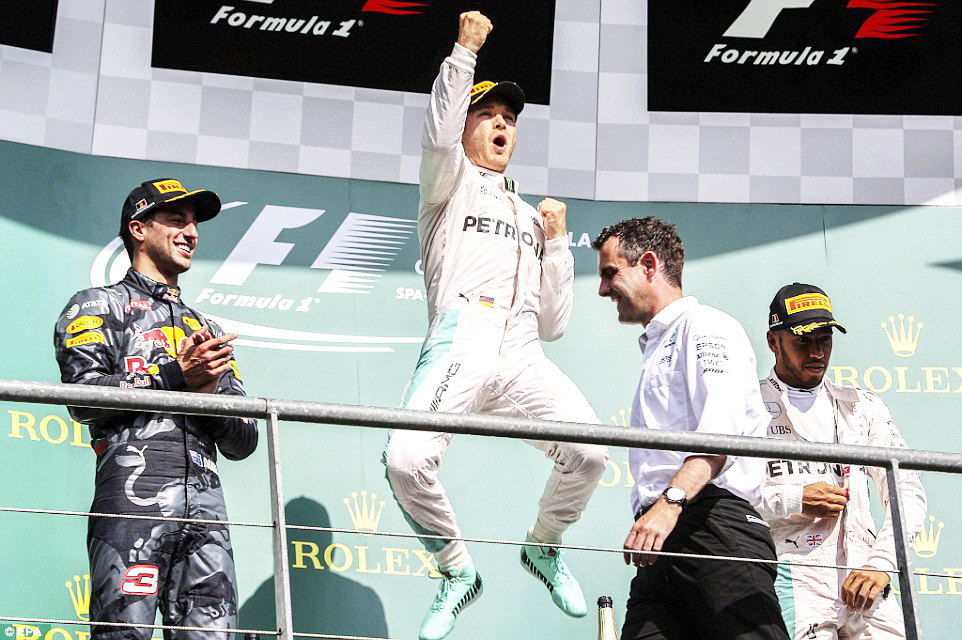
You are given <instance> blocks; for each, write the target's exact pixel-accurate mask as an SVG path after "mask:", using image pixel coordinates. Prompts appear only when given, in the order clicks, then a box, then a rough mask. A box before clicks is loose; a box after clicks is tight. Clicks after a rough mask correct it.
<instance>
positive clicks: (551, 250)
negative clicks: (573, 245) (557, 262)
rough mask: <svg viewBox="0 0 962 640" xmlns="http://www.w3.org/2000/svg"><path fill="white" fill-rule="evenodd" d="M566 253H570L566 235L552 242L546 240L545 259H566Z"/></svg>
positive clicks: (553, 239)
mask: <svg viewBox="0 0 962 640" xmlns="http://www.w3.org/2000/svg"><path fill="white" fill-rule="evenodd" d="M566 253H570V250H569V249H568V236H566V235H564V236H561V237H558V238H552V239H551V240H545V242H544V257H546V258H560V257H564V255H565V254H566Z"/></svg>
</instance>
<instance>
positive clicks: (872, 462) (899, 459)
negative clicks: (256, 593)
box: [0, 380, 962, 640]
mask: <svg viewBox="0 0 962 640" xmlns="http://www.w3.org/2000/svg"><path fill="white" fill-rule="evenodd" d="M0 400H4V401H16V402H25V403H36V404H58V405H67V406H80V407H96V408H106V409H127V410H134V411H163V412H169V413H183V414H193V415H215V416H233V417H252V418H263V419H266V420H267V446H268V462H269V467H270V470H269V471H270V490H271V514H272V517H273V541H274V585H275V594H274V596H275V606H276V614H277V632H276V633H277V635H278V637H279V638H281V639H282V640H293V637H294V636H295V635H297V636H310V637H335V636H324V635H322V634H304V633H300V632H294V631H293V626H292V612H291V604H290V603H291V598H290V595H291V591H290V572H289V566H288V559H287V543H286V530H287V528H289V527H288V526H287V523H286V520H285V514H284V495H283V485H282V474H281V460H280V438H279V432H278V428H279V421H280V420H281V419H284V420H288V421H296V422H309V423H322V424H334V425H350V426H363V427H376V428H389V429H407V430H415V431H442V432H446V433H456V434H470V435H484V436H496V437H504V438H515V439H525V440H558V441H563V442H582V443H589V444H604V445H609V446H624V447H633V448H645V449H665V450H676V451H689V452H692V453H705V454H716V455H724V454H737V455H747V456H750V457H758V458H781V457H786V456H789V457H792V458H793V459H800V460H809V461H813V462H834V463H848V464H860V465H869V466H876V467H881V468H884V469H886V471H887V474H886V475H887V482H888V487H889V496H890V502H891V509H892V523H893V529H894V534H895V551H896V556H897V559H898V565H899V567H898V574H899V578H900V584H901V585H902V586H901V590H900V592H901V600H902V611H903V615H904V617H905V627H906V635H907V637H908V638H910V639H913V640H918V639H920V638H921V637H922V631H921V622H920V620H919V615H918V609H917V605H916V602H917V593H916V589H915V585H914V582H913V581H912V575H913V574H914V571H913V569H912V561H911V556H910V554H909V548H910V545H911V543H912V541H911V540H909V539H908V537H907V535H906V531H905V522H904V513H903V506H902V505H903V503H904V500H903V497H902V490H901V485H900V483H899V482H898V480H897V477H898V471H899V470H900V469H906V470H917V471H937V472H944V473H959V474H962V454H953V453H944V452H938V451H919V450H913V449H889V448H883V447H867V446H866V447H863V446H852V445H840V444H819V443H807V442H795V441H792V442H786V441H782V440H777V439H766V438H750V437H744V436H726V435H718V434H701V433H690V432H674V431H657V430H647V429H625V428H623V427H607V426H602V425H597V424H580V423H567V422H548V421H542V420H531V419H511V418H500V417H494V416H480V415H466V414H446V413H436V412H429V411H411V410H405V409H384V408H378V407H361V406H354V405H342V404H326V403H316V402H303V401H296V400H278V399H269V398H252V397H244V396H224V395H210V394H194V393H181V392H174V391H149V390H143V389H120V388H116V387H93V386H86V385H70V384H54V383H43V382H29V381H20V380H0Z"/></svg>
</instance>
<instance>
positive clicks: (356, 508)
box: [344, 491, 384, 533]
mask: <svg viewBox="0 0 962 640" xmlns="http://www.w3.org/2000/svg"><path fill="white" fill-rule="evenodd" d="M352 500H353V505H352ZM344 505H345V506H346V507H347V512H348V513H349V514H351V522H352V523H354V529H355V530H356V531H370V532H372V533H373V532H375V531H377V525H378V523H379V522H380V521H381V513H382V512H383V511H384V501H383V500H381V501H380V502H378V501H377V494H376V493H372V494H371V499H370V502H369V501H368V499H367V491H361V500H360V501H358V499H357V491H353V492H351V500H349V499H347V498H344Z"/></svg>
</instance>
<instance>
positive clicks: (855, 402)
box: [759, 371, 926, 640]
mask: <svg viewBox="0 0 962 640" xmlns="http://www.w3.org/2000/svg"><path fill="white" fill-rule="evenodd" d="M823 384H825V386H826V391H827V392H828V397H829V399H830V400H831V402H832V407H833V412H834V415H835V431H836V441H837V442H838V443H840V444H848V445H863V446H873V447H902V448H904V447H905V446H906V444H905V440H904V439H903V438H902V434H901V433H900V432H899V430H898V428H897V427H896V426H895V424H894V423H893V422H892V416H891V414H890V413H889V410H888V408H887V407H886V406H885V403H883V402H882V400H881V398H879V397H878V396H876V395H875V394H873V393H870V392H868V391H863V390H862V389H856V388H850V387H840V386H838V385H835V384H833V383H832V382H831V381H830V380H829V379H828V378H827V377H826V378H825V379H824V381H823ZM785 389H786V385H785V383H783V382H782V381H780V380H778V378H777V377H776V376H775V372H774V371H773V372H772V373H771V374H770V375H769V377H768V378H767V379H764V380H762V381H761V390H762V399H763V400H764V401H765V406H766V407H767V408H768V410H769V412H770V413H771V414H772V421H771V424H770V425H769V428H768V435H769V437H774V438H781V439H782V440H802V441H812V437H811V433H812V432H811V430H810V429H808V428H807V426H806V424H805V422H804V418H803V417H802V415H801V413H800V412H799V411H798V410H797V409H796V408H795V407H794V406H793V405H792V404H790V403H789V402H788V400H787V397H786V391H785ZM767 475H768V478H767V483H766V487H765V494H764V499H763V503H762V504H761V505H760V506H759V512H760V513H761V514H762V515H763V516H764V517H765V519H766V520H768V521H769V524H770V525H771V530H772V538H773V539H774V540H775V547H776V549H777V551H778V559H779V560H789V561H792V562H805V563H812V564H826V565H836V566H849V567H861V566H863V565H868V566H872V567H875V568H877V569H882V570H894V569H896V558H895V545H894V533H893V529H892V512H891V509H890V508H889V490H888V484H887V482H886V471H885V470H884V469H881V468H878V467H867V468H866V467H854V466H848V465H842V464H831V463H826V462H804V461H797V460H769V461H768V465H767ZM869 478H871V479H872V481H873V482H874V483H875V490H876V492H877V493H878V495H879V498H880V500H881V502H882V506H883V508H884V509H885V520H884V522H883V523H882V528H881V529H880V530H878V533H876V528H875V522H874V520H873V518H872V513H871V510H870V500H869V497H870V496H869V486H868V479H869ZM819 481H824V482H826V483H827V484H831V485H835V486H840V487H844V488H847V489H848V490H849V499H848V503H847V504H846V507H845V510H844V511H843V512H842V515H840V516H839V517H838V518H837V519H832V518H811V517H810V516H806V515H802V490H803V488H804V487H805V485H808V484H814V483H816V482H819ZM899 482H900V484H901V486H902V495H903V496H904V498H905V504H904V505H903V507H902V508H903V509H904V512H905V522H906V528H907V531H906V535H908V536H910V537H911V538H914V537H915V535H916V534H917V533H918V532H919V531H920V530H921V529H922V523H923V521H924V520H925V514H926V499H925V490H924V489H923V488H922V482H921V480H920V478H919V473H918V472H917V471H901V472H900V473H899ZM848 574H849V571H848V570H841V569H823V568H813V567H801V566H797V565H779V567H778V578H777V579H776V581H775V590H776V592H777V593H778V599H779V602H780V604H781V607H782V614H783V616H784V618H785V624H786V626H788V630H789V633H790V634H791V635H792V637H793V638H796V639H797V640H801V639H803V638H805V639H809V638H811V639H819V640H821V639H823V638H832V639H834V638H865V639H878V638H883V639H889V638H904V637H905V628H904V623H903V621H902V610H901V609H900V608H899V605H898V603H897V600H898V598H897V596H895V594H894V593H890V594H889V595H888V597H882V596H879V597H878V598H877V599H876V601H875V604H874V605H873V606H872V608H871V609H869V611H867V612H865V613H864V614H863V613H860V612H857V611H853V610H851V609H849V608H848V607H846V606H845V604H844V602H842V599H841V591H842V583H843V582H844V581H845V578H846V577H848ZM890 575H891V574H890Z"/></svg>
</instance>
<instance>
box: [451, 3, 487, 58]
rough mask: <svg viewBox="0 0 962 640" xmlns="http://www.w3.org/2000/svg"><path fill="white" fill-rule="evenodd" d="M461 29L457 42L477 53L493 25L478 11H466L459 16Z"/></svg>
mask: <svg viewBox="0 0 962 640" xmlns="http://www.w3.org/2000/svg"><path fill="white" fill-rule="evenodd" d="M459 21H460V24H461V30H460V32H459V33H458V44H459V45H461V46H462V47H464V48H466V49H469V50H470V51H471V52H473V53H477V52H478V51H479V50H480V49H481V47H482V46H483V45H484V41H485V40H487V39H488V34H489V33H491V30H492V29H494V25H492V24H491V21H490V20H488V18H487V16H485V15H484V14H483V13H481V12H480V11H466V12H464V13H462V14H461V16H460V18H459Z"/></svg>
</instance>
